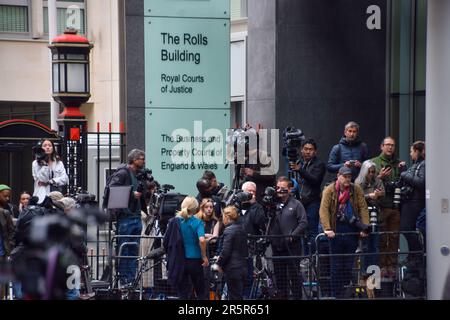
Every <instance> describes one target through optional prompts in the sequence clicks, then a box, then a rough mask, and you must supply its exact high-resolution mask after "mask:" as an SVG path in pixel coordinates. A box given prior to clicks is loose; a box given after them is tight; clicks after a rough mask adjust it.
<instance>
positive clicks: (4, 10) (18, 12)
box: [0, 2, 29, 32]
mask: <svg viewBox="0 0 450 320" xmlns="http://www.w3.org/2000/svg"><path fill="white" fill-rule="evenodd" d="M1 3H2V2H0V32H29V25H28V6H26V5H25V6H13V5H5V4H1Z"/></svg>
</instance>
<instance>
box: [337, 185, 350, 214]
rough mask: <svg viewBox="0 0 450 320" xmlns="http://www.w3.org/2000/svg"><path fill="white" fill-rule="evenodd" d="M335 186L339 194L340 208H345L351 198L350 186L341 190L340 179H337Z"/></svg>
mask: <svg viewBox="0 0 450 320" xmlns="http://www.w3.org/2000/svg"><path fill="white" fill-rule="evenodd" d="M335 188H336V192H337V194H338V203H339V210H341V209H343V208H344V206H345V204H346V203H347V201H348V199H350V187H347V188H345V190H344V191H341V188H340V186H339V181H338V180H337V181H336V185H335Z"/></svg>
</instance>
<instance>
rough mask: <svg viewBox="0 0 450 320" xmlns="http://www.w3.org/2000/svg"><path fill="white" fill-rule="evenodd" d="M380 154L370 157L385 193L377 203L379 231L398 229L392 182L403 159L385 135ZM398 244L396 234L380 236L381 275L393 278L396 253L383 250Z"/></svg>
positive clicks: (400, 167) (398, 214) (401, 166)
mask: <svg viewBox="0 0 450 320" xmlns="http://www.w3.org/2000/svg"><path fill="white" fill-rule="evenodd" d="M380 149H381V154H380V155H379V156H378V157H375V158H373V159H371V160H372V161H373V162H374V163H375V165H376V170H377V172H376V174H377V175H378V178H380V179H381V180H382V181H383V183H384V188H385V195H384V196H383V197H382V198H380V200H379V205H380V210H381V221H382V223H381V225H380V231H381V232H386V231H393V232H398V231H399V230H400V208H399V207H398V205H396V204H394V190H395V187H394V185H393V183H395V181H397V180H398V179H399V178H400V173H401V172H402V171H403V170H404V169H405V168H406V164H405V162H404V161H400V160H399V159H397V158H396V157H395V140H394V139H393V138H392V137H386V138H384V139H383V142H382V143H381V146H380ZM398 245H399V236H398V234H389V235H383V236H381V237H380V253H381V256H380V267H381V276H382V277H386V278H394V277H395V275H396V272H397V258H398V257H397V255H394V254H386V255H383V254H382V253H383V252H386V253H387V252H397V251H398Z"/></svg>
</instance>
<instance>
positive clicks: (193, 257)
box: [175, 197, 209, 299]
mask: <svg viewBox="0 0 450 320" xmlns="http://www.w3.org/2000/svg"><path fill="white" fill-rule="evenodd" d="M197 211H198V202H197V200H196V199H195V198H194V197H186V198H185V199H184V200H183V202H182V203H181V210H180V211H179V212H178V213H177V216H176V217H175V219H179V221H178V222H179V226H180V232H181V236H182V238H183V246H184V258H185V260H184V271H183V275H182V277H181V279H180V282H179V283H178V284H177V290H178V295H179V298H180V299H190V298H191V295H190V293H191V292H192V288H191V286H190V282H192V285H193V286H194V290H195V294H196V298H197V299H206V288H205V280H204V275H203V268H202V267H207V266H208V265H209V260H208V257H207V256H206V239H205V228H204V226H203V222H202V221H201V220H200V219H199V218H197V217H196V216H195V214H196V213H197ZM189 280H190V281H189Z"/></svg>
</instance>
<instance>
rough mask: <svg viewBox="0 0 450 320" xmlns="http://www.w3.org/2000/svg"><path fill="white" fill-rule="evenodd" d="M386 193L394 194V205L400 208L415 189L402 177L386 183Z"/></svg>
mask: <svg viewBox="0 0 450 320" xmlns="http://www.w3.org/2000/svg"><path fill="white" fill-rule="evenodd" d="M385 189H386V193H391V194H394V201H393V206H394V208H395V209H399V208H400V205H401V202H402V200H403V199H407V198H408V197H409V195H410V194H411V193H412V192H413V191H414V189H413V187H411V186H410V185H406V184H405V183H404V182H403V181H402V179H398V180H396V181H390V182H388V183H386V184H385Z"/></svg>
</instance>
